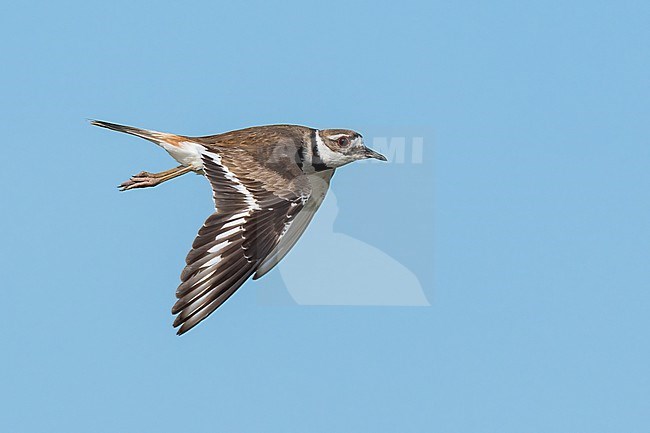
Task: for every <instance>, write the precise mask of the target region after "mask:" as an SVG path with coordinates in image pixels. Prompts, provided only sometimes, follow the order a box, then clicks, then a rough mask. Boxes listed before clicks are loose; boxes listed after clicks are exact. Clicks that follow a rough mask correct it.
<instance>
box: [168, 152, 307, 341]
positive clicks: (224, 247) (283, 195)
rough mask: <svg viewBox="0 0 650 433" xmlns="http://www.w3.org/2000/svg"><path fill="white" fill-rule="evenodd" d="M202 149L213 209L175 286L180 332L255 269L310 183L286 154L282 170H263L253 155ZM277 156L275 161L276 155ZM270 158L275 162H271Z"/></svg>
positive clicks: (205, 314)
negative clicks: (222, 155) (204, 150)
mask: <svg viewBox="0 0 650 433" xmlns="http://www.w3.org/2000/svg"><path fill="white" fill-rule="evenodd" d="M228 154H229V157H228V158H227V159H226V157H223V158H222V157H221V156H220V155H219V154H217V153H216V151H206V152H205V153H204V154H203V161H204V171H205V174H206V177H207V178H208V179H209V180H210V183H211V185H212V189H213V193H214V194H213V196H214V201H215V207H216V209H217V211H216V213H214V214H212V215H211V216H210V217H209V218H208V219H207V220H206V221H205V223H204V224H203V227H201V229H200V230H199V233H198V236H197V237H196V239H195V240H194V243H193V244H192V250H191V251H190V252H189V254H188V255H187V259H186V262H187V266H186V267H185V269H184V270H183V272H182V274H181V284H180V285H179V286H178V289H177V290H176V297H177V298H178V301H177V302H176V304H175V305H174V307H173V308H172V313H173V314H177V316H176V320H175V321H174V327H179V326H180V329H179V330H178V334H179V335H180V334H183V333H185V332H187V331H189V330H190V329H192V328H193V327H194V326H196V325H197V324H198V323H199V322H200V321H201V320H203V319H205V318H206V317H208V316H209V315H210V314H211V313H212V312H214V310H216V309H217V308H218V307H219V306H220V305H221V304H223V303H224V302H225V301H226V300H227V299H228V298H229V297H230V296H231V295H232V294H233V293H234V292H235V291H236V290H237V289H238V288H239V287H240V286H241V285H242V284H244V282H245V281H246V280H247V279H248V278H249V277H250V276H251V275H252V274H253V273H254V272H255V271H256V270H257V268H258V266H259V265H260V263H261V262H262V261H263V260H264V258H265V257H267V256H268V255H269V253H270V252H271V251H273V249H274V248H275V246H276V245H277V243H278V241H279V239H280V238H281V237H282V235H283V233H284V232H285V231H286V229H287V227H288V225H289V224H290V223H291V221H292V220H293V218H294V217H295V215H296V214H297V213H298V212H300V210H301V209H302V208H303V205H304V203H305V202H306V200H307V199H308V198H309V195H310V192H311V190H310V184H309V182H308V181H307V180H306V178H305V176H304V175H303V174H302V171H300V169H299V168H298V166H297V165H295V164H292V163H291V160H290V158H291V156H286V155H285V156H281V157H279V159H282V158H285V159H288V160H287V161H279V162H281V163H282V164H283V165H282V166H283V167H285V171H284V172H282V173H276V172H269V171H267V170H266V168H267V167H265V166H264V165H262V163H260V161H259V160H258V159H257V158H256V156H255V155H252V154H250V153H248V152H243V151H242V152H236V151H235V152H232V151H231V152H228ZM276 162H277V161H276ZM274 163H275V162H274Z"/></svg>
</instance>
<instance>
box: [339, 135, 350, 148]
mask: <svg viewBox="0 0 650 433" xmlns="http://www.w3.org/2000/svg"><path fill="white" fill-rule="evenodd" d="M338 143H339V146H340V147H348V146H349V145H350V139H349V138H348V137H341V138H339V139H338Z"/></svg>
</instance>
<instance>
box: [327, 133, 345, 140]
mask: <svg viewBox="0 0 650 433" xmlns="http://www.w3.org/2000/svg"><path fill="white" fill-rule="evenodd" d="M347 136H348V134H336V135H328V136H327V138H329V139H330V140H338V139H339V138H341V137H347Z"/></svg>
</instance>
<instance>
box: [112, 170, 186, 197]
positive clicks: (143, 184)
mask: <svg viewBox="0 0 650 433" xmlns="http://www.w3.org/2000/svg"><path fill="white" fill-rule="evenodd" d="M190 171H192V168H191V167H185V166H184V165H179V166H178V167H176V168H172V169H169V170H165V171H161V172H160V173H149V172H148V171H141V172H140V173H138V174H135V175H133V176H131V179H129V180H127V181H125V182H122V183H121V184H120V185H119V186H118V188H119V189H120V191H126V190H129V189H135V188H148V187H150V186H156V185H159V184H161V183H163V182H165V181H168V180H170V179H173V178H175V177H178V176H182V175H184V174H185V173H189V172H190Z"/></svg>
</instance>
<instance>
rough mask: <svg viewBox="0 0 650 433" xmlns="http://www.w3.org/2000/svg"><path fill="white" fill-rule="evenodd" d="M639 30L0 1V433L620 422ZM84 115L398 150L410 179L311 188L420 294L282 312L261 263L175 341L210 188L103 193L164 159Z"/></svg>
mask: <svg viewBox="0 0 650 433" xmlns="http://www.w3.org/2000/svg"><path fill="white" fill-rule="evenodd" d="M648 22H650V4H649V3H648V2H642V1H638V2H627V1H622V2H613V1H609V2H608V1H601V2H587V1H575V2H565V1H543V2H542V1H540V2H516V1H494V2H468V1H453V2H451V1H450V2H438V1H434V2H411V1H400V2H394V3H391V4H387V3H384V2H364V3H350V2H347V1H346V2H338V1H329V2H321V4H319V5H314V4H309V3H305V2H292V1H286V2H283V3H282V4H279V3H278V4H269V3H268V2H257V3H238V2H224V3H222V4H219V3H216V2H207V1H205V2H201V1H198V2H162V3H157V4H155V5H154V4H153V3H150V2H146V3H145V2H141V3H135V2H132V1H129V2H127V1H111V2H91V1H84V2H81V1H79V2H74V1H62V2H19V3H11V4H9V3H7V4H6V5H4V6H3V7H2V13H0V41H1V42H0V46H1V48H2V50H1V52H2V67H1V68H0V83H1V84H0V88H1V94H0V112H1V113H2V120H0V133H1V136H2V143H3V146H2V148H3V149H4V154H3V162H4V163H3V167H2V170H0V181H1V182H2V211H1V212H0V223H1V224H0V227H2V228H1V229H0V230H2V242H1V243H0V277H1V281H2V282H1V287H2V305H3V319H4V320H3V321H4V325H3V330H2V331H1V332H0V344H1V345H2V348H3V349H2V350H3V356H2V357H1V358H0V389H1V390H2V392H1V393H0V425H2V430H3V431H8V432H9V431H11V432H43V431H47V432H58V431H61V432H70V431H92V432H116V431H120V432H142V431H155V432H178V431H191V432H214V431H222V432H245V433H249V432H301V433H302V432H310V433H311V432H326V433H331V432H373V433H376V432H379V433H380V432H441V433H443V432H444V433H483V432H498V433H511V432H512V433H522V432H539V433H549V432H553V433H555V432H558V433H579V432H586V433H599V432H616V433H632V432H647V431H649V429H650V367H649V365H650V362H649V360H650V331H649V329H650V315H649V314H648V311H649V309H650V290H648V289H649V288H650V266H648V252H649V249H650V198H649V195H650V170H649V169H648V168H649V165H650V139H649V137H650V85H649V81H648V77H650V57H649V56H648V42H649V41H650V26H648ZM86 118H99V119H104V120H110V121H114V122H118V123H120V122H121V123H126V124H132V125H137V126H142V127H145V128H152V129H158V130H164V131H170V132H176V133H180V134H188V135H202V134H211V133H217V132H223V131H227V130H231V129H237V128H240V127H245V126H251V125H258V124H269V123H278V122H287V123H298V124H306V125H310V126H315V127H322V128H325V127H347V128H353V129H356V130H359V131H361V132H363V134H364V136H365V137H366V139H367V140H371V139H372V138H373V137H381V136H384V137H385V136H386V135H387V134H388V133H387V132H386V131H391V132H390V134H391V136H398V137H399V136H401V137H407V143H408V142H410V139H411V137H418V136H419V137H423V138H424V154H423V161H422V163H421V164H411V163H404V164H397V163H389V164H384V165H381V164H356V165H352V166H349V167H345V168H343V169H342V170H340V171H339V173H337V175H336V176H335V178H334V181H333V191H334V192H335V194H336V199H337V205H338V209H339V212H338V214H337V216H336V220H335V222H334V230H335V231H336V232H337V233H339V234H341V235H346V236H348V237H351V238H354V239H357V240H360V241H362V242H364V243H365V244H367V245H371V246H373V247H374V248H377V249H379V250H380V251H382V252H384V253H386V254H388V255H390V256H391V257H392V258H394V259H395V260H397V261H399V262H400V263H401V264H403V265H404V266H406V267H407V268H408V269H410V270H411V271H412V272H413V273H414V274H415V275H416V276H417V278H418V279H419V282H420V283H421V285H422V287H423V290H424V292H425V294H426V296H427V299H428V300H429V302H430V303H431V306H430V307H353V306H301V305H296V303H295V302H294V303H292V302H290V301H291V298H290V297H289V296H288V295H287V290H286V288H285V287H284V285H283V280H282V278H281V277H280V274H279V272H278V271H274V272H273V273H271V274H269V275H268V276H266V277H265V278H263V279H262V280H259V281H256V282H249V283H247V284H246V285H245V286H243V288H242V289H241V290H239V291H238V292H237V293H236V295H235V296H233V298H231V299H230V300H229V301H228V302H227V303H226V304H225V305H224V306H223V307H222V308H221V309H219V311H218V312H217V313H215V314H214V315H212V316H211V317H210V318H209V319H208V320H207V321H205V322H203V323H202V324H201V325H200V326H199V327H197V328H196V329H195V330H193V331H192V332H190V333H188V334H187V335H185V336H183V337H181V338H179V337H177V336H175V334H174V332H173V329H172V328H171V321H172V317H171V314H170V308H171V305H172V303H173V300H174V290H175V288H176V285H177V283H178V275H179V273H180V271H181V269H182V265H183V263H184V257H185V255H186V253H187V251H188V249H189V246H190V245H191V242H192V240H193V238H194V236H195V233H196V231H197V229H198V227H200V225H201V223H202V222H203V220H204V219H205V218H206V217H207V216H208V215H209V213H210V212H211V206H212V201H211V198H210V194H211V193H210V188H209V186H208V184H207V182H205V180H204V179H202V178H200V177H199V176H185V177H183V178H181V179H177V180H175V181H174V182H170V183H168V184H165V185H162V186H160V187H158V188H155V189H151V190H143V191H134V192H128V193H118V191H117V189H116V188H115V186H116V185H117V184H119V183H120V182H122V181H124V180H125V179H127V178H128V177H129V176H130V175H131V174H134V173H136V172H138V171H140V170H149V171H156V170H163V169H167V168H170V167H171V166H172V165H173V161H172V160H171V159H170V158H169V157H168V156H167V155H166V154H165V153H164V152H162V151H161V150H160V149H157V148H156V147H155V146H153V145H151V144H149V143H147V142H144V141H138V140H137V139H135V138H132V137H127V136H121V135H119V134H117V133H110V132H107V131H103V130H99V129H97V128H92V127H90V126H89V125H88V124H87V123H86V121H85V119H86ZM368 144H371V142H369V143H368ZM318 222H319V220H318V219H316V220H315V221H314V222H313V224H317V223H318ZM303 240H307V238H305V239H303ZM309 251H317V249H314V248H311V249H310V250H309ZM337 254H339V253H337V251H336V250H334V251H331V250H328V253H327V257H328V258H329V259H331V258H332V257H334V258H338V255H337ZM340 254H342V256H341V262H342V263H344V264H346V265H348V264H349V260H351V259H350V257H349V255H348V254H347V251H345V252H343V251H342V252H340ZM292 259H296V256H295V255H293V256H291V255H290V256H288V257H287V260H292ZM353 259H355V260H357V261H359V263H361V264H363V263H364V262H363V260H364V257H354V258H353ZM369 272H371V269H368V268H367V267H363V266H360V269H359V272H358V273H356V274H355V273H351V274H350V275H351V276H350V279H349V282H348V284H350V286H351V287H357V286H361V285H364V284H366V281H367V278H369V277H367V276H366V275H368V273H369ZM332 273H333V274H334V273H336V269H335V268H334V269H332ZM327 278H328V276H327V275H309V274H305V284H308V283H309V280H310V279H319V280H320V279H327ZM381 289H382V290H383V289H385V287H383V288H381Z"/></svg>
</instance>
